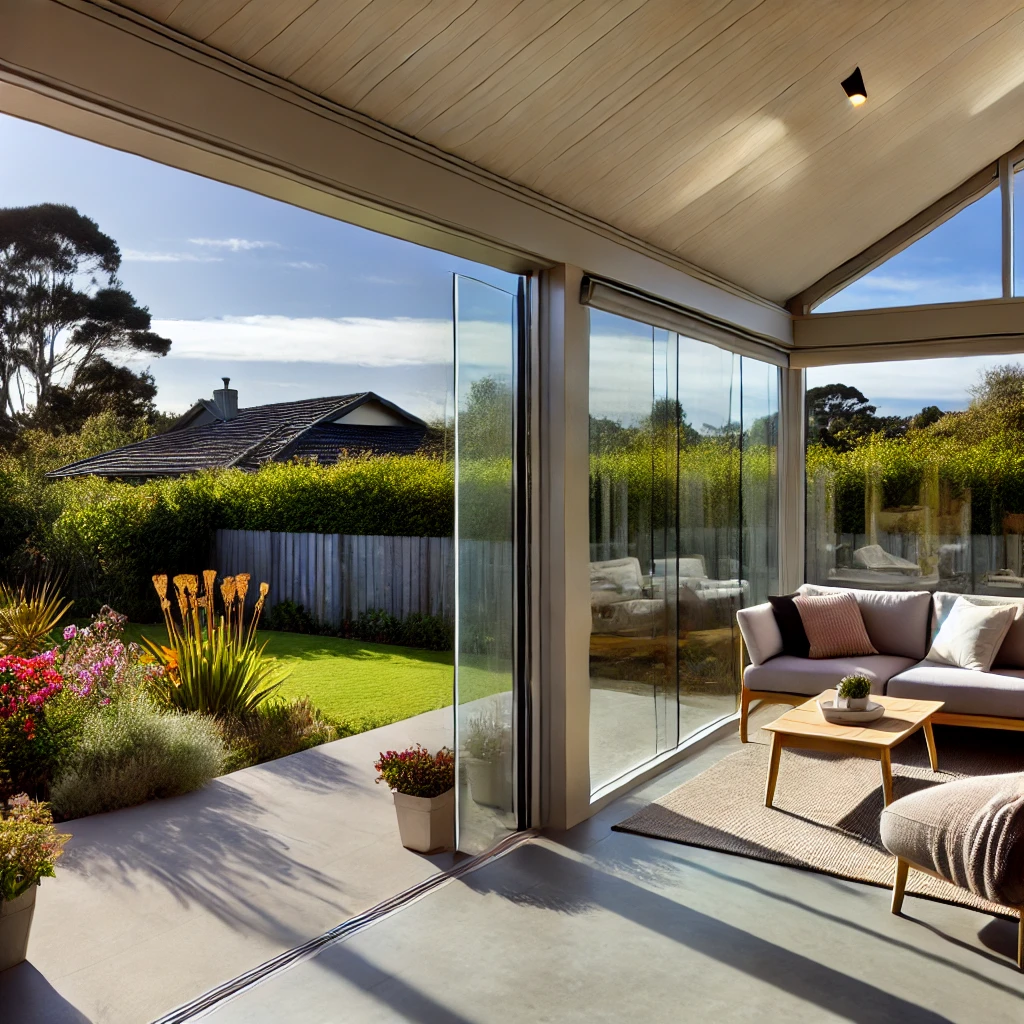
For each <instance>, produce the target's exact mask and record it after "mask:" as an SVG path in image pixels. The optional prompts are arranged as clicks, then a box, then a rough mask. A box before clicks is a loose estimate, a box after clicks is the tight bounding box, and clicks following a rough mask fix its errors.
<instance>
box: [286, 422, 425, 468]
mask: <svg viewBox="0 0 1024 1024" xmlns="http://www.w3.org/2000/svg"><path fill="white" fill-rule="evenodd" d="M424 434H426V428H425V427H413V426H409V427H356V426H346V425H345V424H344V423H321V424H320V425H319V426H316V427H311V428H310V429H309V430H307V431H306V432H305V433H304V434H303V435H302V436H301V437H300V438H299V440H298V442H297V443H296V445H295V447H294V448H293V449H292V450H291V451H290V452H289V453H288V456H289V458H294V457H296V456H298V457H300V458H304V459H316V460H317V462H322V463H326V464H330V463H333V462H337V461H338V456H339V454H341V453H342V452H348V454H349V455H356V454H358V453H361V452H369V453H370V454H371V455H411V454H412V453H413V452H415V451H416V450H417V449H418V448H419V447H420V445H421V444H422V443H423V435H424Z"/></svg>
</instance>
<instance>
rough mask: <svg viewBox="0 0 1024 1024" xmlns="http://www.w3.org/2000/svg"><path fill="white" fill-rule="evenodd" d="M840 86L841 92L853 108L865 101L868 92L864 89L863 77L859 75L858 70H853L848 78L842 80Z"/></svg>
mask: <svg viewBox="0 0 1024 1024" xmlns="http://www.w3.org/2000/svg"><path fill="white" fill-rule="evenodd" d="M842 85H843V92H845V93H846V95H847V97H848V98H849V100H850V102H851V103H852V104H853V105H854V106H855V107H859V106H860V105H861V104H862V103H864V102H865V101H866V100H867V98H868V91H867V89H865V88H864V76H863V75H862V74H861V73H860V68H854V69H853V74H852V75H850V77H849V78H844V79H843V82H842Z"/></svg>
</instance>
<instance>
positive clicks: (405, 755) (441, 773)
mask: <svg viewBox="0 0 1024 1024" xmlns="http://www.w3.org/2000/svg"><path fill="white" fill-rule="evenodd" d="M373 767H374V768H376V769H377V771H378V772H380V775H379V776H378V777H377V779H376V781H377V782H386V783H387V785H388V787H389V788H390V789H393V790H394V791H395V792H396V793H404V794H405V795H406V796H425V797H435V796H440V795H441V794H442V793H447V792H448V790H449V789H452V788H453V787H454V786H455V755H454V754H453V753H452V751H451V750H450V749H449V748H448V747H442V748H441V749H440V750H439V751H438V752H437V753H436V754H431V753H430V751H429V750H427V749H426V748H425V747H421V746H420V745H419V744H418V743H417V744H416V746H415V747H409V749H408V750H402V751H397V750H388V751H386V752H384V753H382V754H381V755H380V758H379V759H378V760H377V762H376V763H375V764H374V766H373Z"/></svg>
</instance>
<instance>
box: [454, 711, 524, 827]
mask: <svg viewBox="0 0 1024 1024" xmlns="http://www.w3.org/2000/svg"><path fill="white" fill-rule="evenodd" d="M462 749H463V750H464V751H465V758H464V759H463V760H464V763H465V765H466V775H467V777H468V779H469V790H470V794H471V795H472V797H473V800H474V802H475V803H478V804H482V805H483V806H485V807H497V808H499V809H501V810H504V811H510V810H511V809H512V746H511V736H510V733H509V730H508V727H507V726H506V724H505V722H504V721H503V720H502V719H501V717H500V716H499V714H498V711H497V708H491V709H490V711H488V712H485V713H484V714H480V715H474V716H473V718H471V719H470V720H469V725H468V727H467V729H466V737H465V740H464V743H463V746H462Z"/></svg>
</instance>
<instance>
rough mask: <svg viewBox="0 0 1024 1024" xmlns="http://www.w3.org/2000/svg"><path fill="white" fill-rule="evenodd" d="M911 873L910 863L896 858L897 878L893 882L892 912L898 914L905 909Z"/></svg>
mask: <svg viewBox="0 0 1024 1024" xmlns="http://www.w3.org/2000/svg"><path fill="white" fill-rule="evenodd" d="M909 871H910V862H909V861H906V860H903V859H902V858H900V857H897V858H896V876H895V877H894V878H893V881H892V912H893V913H894V914H898V913H899V912H900V911H901V910H902V909H903V893H904V892H905V891H906V888H907V874H908V872H909Z"/></svg>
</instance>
